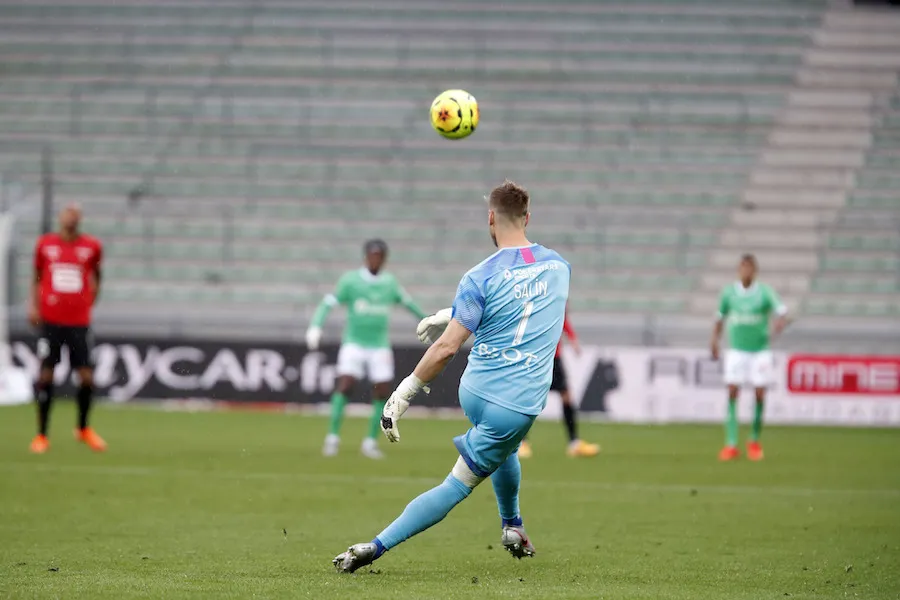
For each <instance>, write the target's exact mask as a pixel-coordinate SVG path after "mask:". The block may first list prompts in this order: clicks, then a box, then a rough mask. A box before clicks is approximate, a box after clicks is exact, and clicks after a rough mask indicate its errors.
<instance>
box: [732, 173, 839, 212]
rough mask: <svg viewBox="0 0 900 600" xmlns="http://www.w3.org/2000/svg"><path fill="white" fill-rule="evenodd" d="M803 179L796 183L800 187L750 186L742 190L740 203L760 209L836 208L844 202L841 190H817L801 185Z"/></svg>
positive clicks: (821, 209)
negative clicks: (788, 207)
mask: <svg viewBox="0 0 900 600" xmlns="http://www.w3.org/2000/svg"><path fill="white" fill-rule="evenodd" d="M804 185H806V184H804V183H803V180H800V183H797V184H796V186H798V187H799V188H800V189H792V188H791V187H785V188H780V187H777V186H773V187H750V188H748V189H747V190H745V191H744V193H743V196H742V200H743V202H742V204H743V205H744V206H746V205H751V206H755V207H757V208H762V209H766V208H769V209H779V208H783V207H785V206H790V207H791V208H794V209H799V208H804V209H818V210H820V211H824V210H832V211H833V210H837V209H839V208H842V207H843V206H844V205H845V204H846V194H845V193H844V192H843V190H817V189H809V188H806V187H803V186H804Z"/></svg>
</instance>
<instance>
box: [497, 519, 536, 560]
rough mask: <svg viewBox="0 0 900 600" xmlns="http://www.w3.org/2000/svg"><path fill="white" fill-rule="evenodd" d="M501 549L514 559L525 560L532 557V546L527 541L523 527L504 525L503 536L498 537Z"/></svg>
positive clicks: (529, 541)
mask: <svg viewBox="0 0 900 600" xmlns="http://www.w3.org/2000/svg"><path fill="white" fill-rule="evenodd" d="M500 542H501V543H502V544H503V547H504V548H506V550H507V551H508V552H509V553H510V554H512V555H513V556H514V557H515V558H519V559H522V558H525V557H526V556H534V546H533V545H532V544H531V540H529V539H528V534H526V533H525V528H524V527H513V526H511V525H506V526H504V527H503V535H502V536H501V537H500Z"/></svg>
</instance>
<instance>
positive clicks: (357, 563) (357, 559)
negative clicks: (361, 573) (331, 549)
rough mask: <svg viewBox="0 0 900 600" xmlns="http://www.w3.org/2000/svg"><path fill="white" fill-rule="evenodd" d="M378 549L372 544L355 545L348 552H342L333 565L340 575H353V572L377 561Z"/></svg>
mask: <svg viewBox="0 0 900 600" xmlns="http://www.w3.org/2000/svg"><path fill="white" fill-rule="evenodd" d="M376 552H378V547H377V546H376V545H375V544H373V543H371V542H368V543H364V544H353V545H352V546H350V547H349V548H347V551H346V552H341V553H340V554H338V555H337V556H335V557H334V560H332V561H331V564H333V565H334V568H335V569H337V570H338V572H340V573H352V572H353V571H355V570H357V569H360V568H362V567H365V566H366V565H371V564H372V562H373V561H374V560H375V553H376Z"/></svg>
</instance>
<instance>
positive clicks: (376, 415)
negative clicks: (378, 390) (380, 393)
mask: <svg viewBox="0 0 900 600" xmlns="http://www.w3.org/2000/svg"><path fill="white" fill-rule="evenodd" d="M386 402H387V400H379V399H377V398H376V399H375V400H372V418H371V419H369V437H370V438H372V439H378V432H379V431H381V413H382V412H383V411H384V404H385V403H386Z"/></svg>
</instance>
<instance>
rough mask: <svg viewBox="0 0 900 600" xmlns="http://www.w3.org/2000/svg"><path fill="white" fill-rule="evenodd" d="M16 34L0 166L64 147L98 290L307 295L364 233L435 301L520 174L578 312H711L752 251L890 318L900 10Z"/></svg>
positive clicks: (719, 10) (343, 8)
mask: <svg viewBox="0 0 900 600" xmlns="http://www.w3.org/2000/svg"><path fill="white" fill-rule="evenodd" d="M536 17H539V22H540V26H539V27H537V26H535V25H534V23H535V18H536ZM886 49H890V50H894V49H895V50H896V51H895V52H885V50H886ZM0 52H2V54H3V56H4V60H3V62H2V65H0V138H2V140H3V141H2V142H0V171H2V172H7V173H13V174H15V175H16V176H17V177H18V178H20V179H22V180H23V181H25V182H26V183H28V184H31V185H38V181H39V168H40V163H39V162H38V161H36V160H35V158H34V153H33V152H23V151H22V148H23V147H25V145H29V146H28V147H33V146H34V145H38V146H39V145H42V144H48V145H50V146H51V147H52V149H53V153H54V172H55V191H56V194H57V199H58V201H67V200H78V201H80V202H82V203H83V204H84V205H85V206H86V210H87V215H88V225H87V226H88V229H90V230H91V231H93V232H95V233H97V234H98V235H100V236H102V237H103V238H104V239H105V240H107V244H106V245H107V260H108V264H109V266H108V269H107V271H108V273H107V274H108V277H107V280H106V283H105V291H104V302H103V309H102V311H105V312H115V311H117V310H121V311H126V312H127V311H135V310H144V309H150V310H152V311H155V312H156V313H160V314H166V313H178V314H192V313H203V314H205V315H210V314H222V315H229V314H235V312H241V311H246V307H247V306H248V305H263V306H264V307H265V308H264V310H265V311H266V312H267V313H268V314H271V315H281V316H284V317H285V318H293V319H296V318H303V317H306V316H307V315H308V314H309V311H310V310H311V307H312V306H313V304H314V302H315V301H317V300H318V299H319V298H320V297H321V295H322V293H323V292H325V291H326V290H328V289H329V288H330V286H331V284H332V283H333V281H334V280H335V279H336V277H337V275H338V274H339V273H340V272H341V271H342V270H344V269H346V268H348V267H350V266H353V265H355V264H356V263H357V262H358V260H359V256H360V243H361V240H363V239H364V238H366V237H371V236H374V235H379V236H381V237H384V238H385V239H387V240H388V242H389V243H390V244H391V246H392V248H393V250H394V251H393V257H392V263H393V264H392V270H393V271H394V272H396V273H397V274H398V276H399V277H400V278H401V280H402V281H404V282H405V283H406V285H407V287H408V288H409V289H410V291H411V292H412V293H413V294H414V295H415V296H416V297H417V298H418V299H419V300H420V301H421V303H422V305H423V306H424V307H426V308H429V309H436V308H438V307H441V306H444V305H446V304H447V303H448V301H449V300H450V298H451V296H452V292H453V290H454V289H455V285H456V282H457V281H458V278H459V275H460V273H461V271H463V270H464V269H465V268H467V267H468V266H470V265H471V264H473V263H474V262H476V261H477V260H480V258H482V257H483V256H484V255H485V252H486V251H487V250H488V249H489V246H488V244H489V242H487V238H486V234H485V231H484V223H483V221H484V215H483V212H482V210H481V208H480V205H479V202H480V199H481V197H482V195H483V194H484V193H485V190H486V189H488V187H489V186H490V185H492V184H494V183H496V182H497V181H499V180H502V178H503V177H509V178H511V179H514V180H517V181H520V182H522V183H524V184H526V185H527V186H528V187H529V188H530V189H531V190H532V193H533V196H534V198H535V207H534V216H535V220H534V227H533V237H534V238H535V239H537V240H538V241H541V242H543V243H546V244H548V245H551V246H554V247H557V248H559V249H560V250H561V251H562V252H563V253H564V254H566V255H567V257H569V258H570V259H571V261H572V263H573V264H574V267H575V269H576V272H577V277H576V279H575V290H574V293H573V296H572V309H573V311H574V312H576V313H583V314H584V315H588V314H594V313H598V312H599V313H604V314H627V313H633V314H639V315H644V314H663V315H666V314H670V315H684V316H687V317H690V316H691V315H694V316H702V317H704V318H705V319H708V316H709V315H710V314H711V313H712V310H713V305H714V303H715V297H716V293H717V292H718V290H719V288H720V287H721V286H722V285H723V283H725V282H727V281H729V280H730V279H731V278H732V273H733V268H734V265H735V263H736V258H737V256H738V255H739V254H740V253H741V252H745V251H754V252H757V254H758V255H759V256H760V258H761V262H762V265H763V268H764V269H765V276H766V279H767V280H769V281H771V282H772V283H773V284H774V285H775V286H776V288H778V289H780V290H783V293H784V294H785V296H786V297H787V300H788V301H789V302H790V304H791V305H792V306H797V307H802V310H803V311H805V312H806V313H807V314H808V315H826V316H829V317H834V316H850V317H853V318H858V319H865V317H867V316H877V317H880V318H884V317H886V316H892V317H898V318H900V308H898V307H900V302H898V298H900V196H898V192H897V190H898V189H900V186H898V184H900V179H898V175H897V173H900V170H898V169H897V166H898V165H900V96H898V80H897V73H898V70H900V64H898V61H900V58H898V57H900V19H898V18H897V17H896V16H891V15H886V14H884V13H877V12H876V13H863V12H855V11H852V10H850V9H847V8H841V7H830V3H829V2H827V1H826V0H798V1H795V2H791V3H790V4H787V3H782V2H777V1H774V0H766V1H757V2H753V3H747V2H743V1H737V0H729V1H721V0H640V1H636V2H629V3H621V2H612V1H608V2H607V1H603V2H579V1H577V0H565V1H560V2H548V1H546V0H544V1H538V0H528V1H523V2H517V3H516V4H515V5H510V4H505V3H499V2H498V3H493V2H483V3H478V4H471V5H466V10H464V11H461V10H459V8H458V7H455V6H454V7H451V6H448V5H447V4H446V3H439V2H434V1H431V0H429V1H425V2H423V1H413V0H391V1H390V2H381V3H379V4H378V6H377V8H373V7H372V6H370V5H369V4H367V3H364V2H359V1H357V0H331V1H325V0H322V1H320V2H315V1H309V2H302V3H291V2H279V1H275V0H273V1H261V2H252V1H250V0H229V1H227V2H197V1H190V2H189V1H188V0H168V1H165V2H158V1H154V2H151V1H150V0H146V1H143V2H131V3H129V4H127V5H122V4H117V3H114V2H109V1H92V2H87V1H86V0H84V1H82V0H46V1H45V0H41V1H40V2H34V3H29V4H28V5H27V6H10V5H0ZM448 87H461V88H465V89H468V90H470V91H471V92H472V93H473V94H475V95H476V97H477V98H478V99H479V103H480V106H481V111H482V119H481V128H480V129H479V131H478V132H477V133H476V134H475V135H474V136H472V137H471V138H469V139H467V140H466V141H464V142H448V141H445V140H442V139H440V138H438V137H437V136H436V135H435V134H434V133H433V132H432V131H430V128H429V125H428V122H427V118H426V116H425V115H426V109H427V106H428V105H429V102H430V100H431V98H432V97H433V96H434V95H435V94H436V93H438V92H439V91H441V90H442V89H445V88H448ZM36 230H37V222H36V220H35V221H31V222H29V221H26V222H23V223H22V228H21V233H22V234H23V235H21V236H20V239H21V240H22V243H23V244H24V245H23V247H22V249H21V251H20V252H19V256H20V261H19V266H20V268H19V270H18V272H19V273H20V278H19V286H20V289H19V295H20V297H21V295H22V294H24V293H25V292H24V288H25V286H26V285H27V274H28V263H29V261H30V247H29V245H30V243H31V239H30V237H29V234H32V233H35V232H36Z"/></svg>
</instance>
